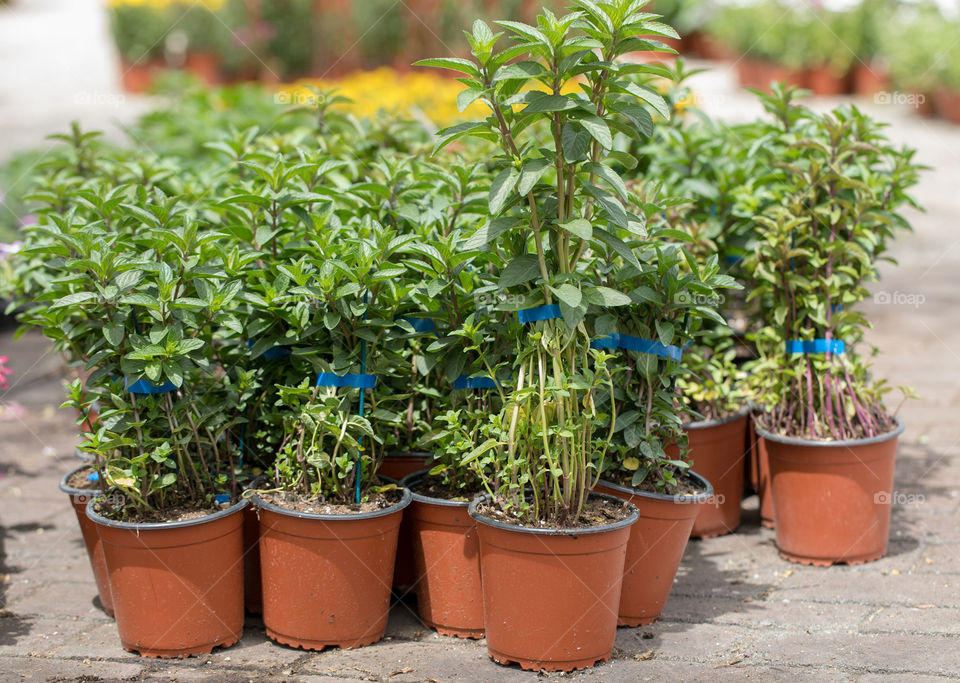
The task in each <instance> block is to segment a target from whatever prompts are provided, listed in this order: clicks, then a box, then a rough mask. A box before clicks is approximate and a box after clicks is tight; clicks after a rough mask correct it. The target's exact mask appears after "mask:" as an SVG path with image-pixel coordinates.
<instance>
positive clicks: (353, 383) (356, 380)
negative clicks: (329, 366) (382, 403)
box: [317, 361, 377, 417]
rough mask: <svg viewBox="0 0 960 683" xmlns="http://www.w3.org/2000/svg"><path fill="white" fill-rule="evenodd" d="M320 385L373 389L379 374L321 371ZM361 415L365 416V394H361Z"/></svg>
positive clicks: (362, 363) (318, 378)
mask: <svg viewBox="0 0 960 683" xmlns="http://www.w3.org/2000/svg"><path fill="white" fill-rule="evenodd" d="M365 366H366V363H365V362H362V361H361V363H360V369H361V370H364V369H366V368H365ZM317 386H318V387H336V388H338V389H339V388H342V387H353V388H354V389H373V388H374V387H375V386H377V376H376V375H368V374H366V373H361V374H359V375H354V374H347V375H338V374H336V373H333V372H321V373H320V374H319V375H317ZM360 406H361V407H360V410H361V413H360V416H361V417H363V412H362V411H363V394H360Z"/></svg>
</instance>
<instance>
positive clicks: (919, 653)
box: [752, 631, 960, 675]
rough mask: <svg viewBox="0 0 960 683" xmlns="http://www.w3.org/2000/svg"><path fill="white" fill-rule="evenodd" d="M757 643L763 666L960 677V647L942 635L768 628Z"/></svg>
mask: <svg viewBox="0 0 960 683" xmlns="http://www.w3.org/2000/svg"><path fill="white" fill-rule="evenodd" d="M755 633H757V634H758V636H757V639H756V641H755V643H753V645H752V648H753V649H752V654H753V657H754V660H753V661H756V662H759V663H763V664H780V663H782V664H789V665H793V666H804V665H805V666H812V667H824V666H825V667H832V668H838V669H841V670H844V671H848V672H855V673H868V672H881V671H891V672H895V673H896V672H899V673H920V674H931V675H956V673H957V672H958V671H960V648H958V647H956V641H955V640H953V639H949V638H944V637H940V636H922V635H893V634H877V635H870V634H860V633H846V632H837V633H796V632H789V633H788V632H776V631H765V632H755Z"/></svg>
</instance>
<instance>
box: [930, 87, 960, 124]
mask: <svg viewBox="0 0 960 683" xmlns="http://www.w3.org/2000/svg"><path fill="white" fill-rule="evenodd" d="M936 101H937V102H936V106H937V113H938V114H939V115H940V116H941V117H942V118H944V119H946V120H947V121H950V122H951V123H960V92H958V91H955V90H951V89H950V88H946V87H944V88H940V89H939V90H938V91H937V95H936Z"/></svg>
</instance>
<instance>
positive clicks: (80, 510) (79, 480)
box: [60, 465, 114, 617]
mask: <svg viewBox="0 0 960 683" xmlns="http://www.w3.org/2000/svg"><path fill="white" fill-rule="evenodd" d="M91 474H96V470H95V469H93V468H92V467H90V466H88V465H83V466H81V467H78V468H77V469H75V470H72V471H71V472H69V473H68V474H66V475H64V477H63V479H61V480H60V490H61V491H63V492H64V493H66V494H67V495H68V496H70V504H71V505H73V511H74V513H75V514H76V516H77V523H78V524H79V525H80V533H81V534H82V535H83V545H84V547H85V548H86V549H87V557H89V558H90V567H91V568H92V569H93V578H94V579H95V580H96V582H97V594H98V595H99V596H100V604H101V605H103V611H104V612H106V613H107V614H108V615H110V616H111V617H112V616H113V615H114V612H113V593H112V592H111V590H110V574H109V573H108V572H107V565H106V562H105V561H104V558H103V546H102V545H101V543H100V534H99V533H97V527H96V525H95V524H94V523H93V522H91V521H90V518H89V517H87V503H89V502H90V501H91V500H92V499H93V498H94V496H96V495H98V494H99V493H100V485H99V483H98V482H97V481H91V480H90V479H89V476H90V475H91Z"/></svg>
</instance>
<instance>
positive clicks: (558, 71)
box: [420, 0, 706, 670]
mask: <svg viewBox="0 0 960 683" xmlns="http://www.w3.org/2000/svg"><path fill="white" fill-rule="evenodd" d="M642 4H643V3H640V2H632V1H622V0H614V1H610V2H599V3H594V2H588V1H581V2H575V3H574V11H573V12H572V13H571V14H569V15H566V16H555V15H554V14H552V13H550V12H548V11H547V12H544V13H543V14H541V15H540V16H539V17H538V18H537V23H536V25H535V26H532V25H526V24H519V23H514V22H498V25H499V26H500V27H502V28H503V29H505V32H506V34H507V35H509V36H510V38H511V39H512V44H511V45H510V46H509V47H507V48H505V49H497V47H496V46H497V43H498V42H499V40H500V39H501V37H502V36H503V34H502V33H494V32H493V31H492V30H491V29H490V27H489V26H487V25H486V24H485V23H483V22H477V23H475V24H474V27H473V31H472V34H470V35H469V39H470V42H471V46H472V48H473V59H472V60H462V59H433V60H426V61H424V62H421V63H420V64H421V65H424V66H437V67H444V68H449V69H453V70H455V71H459V72H460V73H461V74H463V75H464V76H465V78H462V79H461V81H462V82H463V83H464V84H465V85H466V86H467V90H465V91H464V93H463V94H462V95H461V102H462V104H467V103H469V102H471V101H474V100H478V99H479V100H481V101H483V102H484V103H485V104H486V105H487V106H488V107H489V109H490V112H491V116H490V117H489V118H487V119H486V120H484V121H476V122H470V123H464V124H462V125H460V126H456V127H454V128H451V129H447V130H445V131H441V133H440V135H441V141H442V143H449V142H452V141H453V140H456V139H460V138H464V137H480V138H483V139H489V140H492V141H494V142H495V143H496V144H497V145H498V147H499V156H498V158H497V168H498V171H497V175H496V177H495V178H494V180H493V181H492V183H491V184H490V191H489V210H490V220H489V221H488V222H487V223H485V224H484V225H482V226H481V228H480V232H479V233H478V234H479V235H480V239H481V241H482V242H485V243H488V244H489V247H488V248H489V250H490V251H491V252H492V253H494V254H496V255H497V256H498V257H499V258H500V259H502V260H503V263H504V265H503V267H502V269H500V270H499V273H498V280H497V281H498V286H499V289H500V291H501V292H503V293H504V294H505V296H504V297H503V299H504V301H503V302H502V303H501V304H500V305H499V306H498V307H499V308H500V309H501V310H509V311H516V313H517V318H516V321H517V323H519V324H515V325H513V326H511V327H510V328H508V329H509V331H510V336H509V337H508V339H509V341H510V342H511V343H512V345H513V347H514V352H513V353H514V355H515V359H509V356H507V359H505V360H504V361H503V362H500V363H496V360H497V359H493V360H492V361H491V359H490V357H489V356H488V344H485V343H483V340H482V339H479V338H473V339H474V343H473V344H472V346H471V348H473V349H475V350H476V352H477V353H478V354H479V355H480V357H481V358H483V359H485V361H486V362H485V367H486V368H487V372H488V373H489V375H488V376H493V377H495V378H497V379H496V382H495V384H496V385H497V386H498V387H499V386H500V383H501V380H500V378H501V377H504V378H506V377H507V376H509V380H507V379H504V380H502V389H501V395H502V408H501V410H500V412H499V413H498V414H497V415H496V416H495V417H493V418H492V419H491V420H490V421H488V422H484V423H483V424H482V427H481V428H480V429H479V431H477V430H475V429H473V427H474V425H473V424H471V421H470V420H465V419H464V417H463V414H461V417H459V418H457V420H458V421H456V422H453V423H452V427H453V431H454V432H457V433H465V434H468V437H467V438H465V439H464V441H465V442H466V443H468V444H471V445H472V442H473V440H474V439H475V440H476V441H477V442H478V443H476V444H475V445H474V447H473V449H472V450H470V451H469V452H468V453H466V455H465V456H464V457H463V458H462V460H461V465H465V466H470V467H471V468H472V469H473V470H474V472H475V474H476V476H477V477H479V478H480V479H481V481H482V482H483V485H484V488H485V490H486V491H487V493H488V496H487V497H486V498H482V499H477V500H475V501H474V502H473V503H471V505H470V514H471V516H472V517H473V518H474V519H475V520H476V522H477V524H478V527H479V537H480V559H481V566H482V574H483V585H484V591H483V592H484V613H485V623H486V636H487V644H488V650H489V652H490V654H491V656H492V657H493V658H494V659H495V660H496V661H498V662H501V663H509V662H517V663H519V664H520V665H521V666H522V667H524V668H535V669H541V668H545V669H548V670H571V669H575V668H583V667H586V666H590V665H592V664H594V663H595V662H597V661H602V660H604V659H607V658H608V657H609V656H610V653H611V649H612V646H613V638H614V633H615V628H616V624H617V619H616V614H617V611H618V607H619V603H620V592H621V591H620V589H621V586H622V579H623V570H624V559H625V557H626V552H627V543H628V540H629V539H630V527H631V526H632V525H633V524H634V523H635V522H636V520H637V518H638V513H637V511H636V508H635V507H634V506H632V505H629V504H626V505H625V504H624V503H622V502H617V499H616V498H613V497H607V496H604V495H598V494H596V493H591V491H592V489H593V487H594V485H595V484H596V482H597V480H598V478H599V474H600V473H601V472H603V471H605V470H606V469H607V468H608V467H609V466H610V465H609V463H610V460H608V459H607V458H608V455H609V457H610V458H611V460H612V461H613V462H614V463H615V464H614V467H617V468H623V467H626V469H628V470H629V469H631V467H630V465H631V464H632V462H634V461H636V462H637V463H638V466H639V461H640V460H641V459H642V460H644V461H646V460H647V459H648V458H649V460H650V461H651V462H654V463H657V462H659V460H658V458H657V457H656V455H655V454H652V453H651V454H647V453H645V452H644V453H643V455H642V458H637V457H634V456H633V455H632V454H630V455H627V451H626V449H624V450H619V449H617V450H614V451H613V452H612V453H608V451H610V441H611V439H612V437H613V436H614V434H615V432H616V414H617V407H618V400H617V388H616V386H617V380H616V378H615V376H614V373H615V372H616V371H617V370H618V368H617V367H616V366H617V363H616V362H614V359H615V358H617V357H618V355H617V354H616V353H610V352H608V350H612V349H610V347H609V345H607V347H606V349H605V348H603V347H604V345H603V344H596V343H595V341H596V339H597V338H603V339H608V340H609V339H611V338H612V335H611V333H612V332H614V331H615V330H616V329H617V328H618V324H617V323H618V319H624V320H630V319H631V316H633V312H632V310H631V307H632V304H634V303H636V302H642V301H643V300H644V298H643V295H642V287H637V286H636V285H635V284H634V283H633V282H632V280H633V279H634V278H640V279H642V278H643V277H645V276H646V274H647V273H650V272H653V273H659V274H660V275H663V273H664V271H665V270H668V269H671V268H674V269H676V268H678V267H679V266H677V264H676V263H675V262H674V263H670V264H661V265H659V266H658V263H657V259H658V258H664V256H663V254H662V253H661V252H660V251H658V250H656V249H654V248H651V249H650V250H649V252H648V253H647V257H648V258H649V259H650V260H651V262H650V263H648V264H646V265H645V264H644V263H642V262H641V260H640V259H639V258H638V252H637V249H636V245H637V244H638V243H639V242H641V241H642V240H643V239H644V238H647V237H648V233H647V228H646V215H647V213H648V212H653V211H654V210H655V207H651V206H650V205H649V204H648V203H646V202H645V201H644V200H643V199H641V198H640V197H638V196H636V195H631V193H630V192H629V191H628V190H627V188H626V186H625V185H624V182H623V180H622V178H621V176H620V175H619V174H618V173H617V172H616V171H615V170H614V169H613V168H612V165H614V164H631V165H636V160H635V159H633V157H631V156H630V155H629V154H622V153H620V152H618V151H616V150H615V149H614V135H615V134H617V133H621V132H622V133H623V134H624V135H626V136H631V137H632V136H636V135H637V134H639V135H648V134H649V132H650V126H651V124H652V115H653V114H659V115H660V116H664V117H668V116H669V109H668V107H667V105H666V103H665V102H664V100H663V98H662V97H661V96H660V95H659V94H657V93H656V91H655V90H654V89H653V88H651V87H649V86H648V85H646V83H645V82H644V81H645V79H646V78H647V77H649V76H650V75H657V76H662V75H663V70H662V68H659V67H651V66H645V65H637V64H625V63H621V62H619V61H618V60H619V58H620V57H621V56H622V55H624V54H625V53H627V52H632V51H637V50H643V51H651V50H662V49H664V46H663V44H662V43H661V42H660V38H665V37H670V38H676V33H675V32H674V31H673V30H672V29H670V28H669V27H667V26H665V25H663V24H660V23H657V22H656V21H654V18H655V15H645V14H643V13H642V12H641V11H640V8H641V7H642ZM577 81H579V83H578V90H579V91H578V90H577V89H575V90H574V92H572V93H569V94H567V93H568V85H570V84H571V82H575V83H576V82H577ZM662 236H663V237H669V236H670V235H669V233H666V232H665V233H663V234H662ZM658 268H660V270H658ZM698 272H699V271H698ZM632 289H640V290H641V293H638V294H636V297H632V296H631V295H630V294H628V292H630V291H631V290H632ZM661 305H663V302H661ZM618 311H629V312H628V313H624V314H623V315H617V312H618ZM601 317H603V318H605V319H606V320H608V321H609V322H607V323H600V329H599V334H598V330H596V329H595V327H596V326H597V324H598V321H599V319H600V318H601ZM643 323H644V324H648V325H651V327H650V328H648V329H647V330H646V332H647V333H648V334H653V328H652V322H651V321H648V320H647V321H643ZM604 325H606V328H608V329H605V328H604ZM668 329H670V330H672V329H673V328H672V325H670V327H669V328H668V323H666V322H664V323H663V324H661V325H660V326H659V328H658V329H657V330H656V331H657V332H658V333H659V334H660V335H661V338H663V339H667V341H668V343H669V341H670V339H671V338H672V335H671V334H670V333H668ZM501 334H503V333H501ZM481 336H482V335H481ZM594 347H596V348H594ZM671 407H672V406H671ZM675 421H677V422H678V419H675ZM634 445H636V444H634ZM461 450H463V447H461ZM632 469H636V467H634V468H632ZM652 469H653V470H654V471H653V472H652V475H651V479H658V478H659V477H660V476H661V475H665V474H666V471H665V470H664V469H660V468H657V467H653V468H652ZM631 474H632V472H631ZM658 483H661V482H660V481H659V480H658ZM704 488H706V487H704ZM687 509H689V510H693V511H694V513H695V510H696V508H695V507H694V506H689V507H688V508H687ZM691 521H692V517H691ZM688 536H689V529H687V530H686V532H685V533H684V534H683V541H684V542H685V541H686V538H687V537H688ZM545 552H546V554H544V553H545ZM681 553H682V549H681ZM585 586H589V587H590V588H589V590H584V587H585ZM557 595H564V596H565V599H564V600H562V601H558V600H556V596H557ZM598 596H600V597H599V598H598ZM531 619H532V620H533V621H532V622H531Z"/></svg>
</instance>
